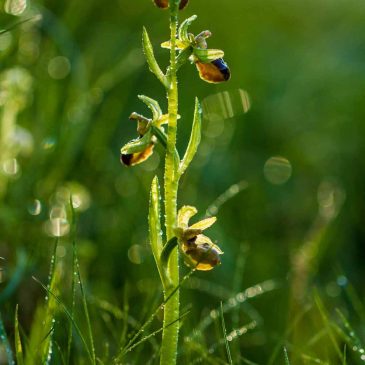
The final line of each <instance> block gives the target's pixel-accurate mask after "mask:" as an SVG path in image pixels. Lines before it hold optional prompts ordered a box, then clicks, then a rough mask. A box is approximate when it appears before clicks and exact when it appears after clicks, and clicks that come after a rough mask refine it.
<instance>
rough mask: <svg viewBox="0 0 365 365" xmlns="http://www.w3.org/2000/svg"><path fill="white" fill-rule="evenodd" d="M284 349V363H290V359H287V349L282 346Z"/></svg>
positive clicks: (287, 364) (286, 364) (288, 364)
mask: <svg viewBox="0 0 365 365" xmlns="http://www.w3.org/2000/svg"><path fill="white" fill-rule="evenodd" d="M283 351H284V360H285V365H290V361H289V356H288V351H287V349H286V347H285V346H284V348H283Z"/></svg>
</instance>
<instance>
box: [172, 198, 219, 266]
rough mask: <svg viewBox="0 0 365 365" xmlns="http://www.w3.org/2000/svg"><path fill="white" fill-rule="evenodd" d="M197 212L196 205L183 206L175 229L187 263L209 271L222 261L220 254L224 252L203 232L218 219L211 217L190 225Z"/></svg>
mask: <svg viewBox="0 0 365 365" xmlns="http://www.w3.org/2000/svg"><path fill="white" fill-rule="evenodd" d="M196 213H197V210H196V208H195V207H192V206H188V205H186V206H183V207H182V208H181V209H180V210H179V213H178V219H177V221H178V227H177V228H176V229H175V234H176V236H177V238H178V243H179V246H180V249H181V251H182V252H183V254H184V260H185V263H186V264H187V265H188V266H190V267H193V268H195V269H197V270H202V271H208V270H212V269H213V268H214V267H215V266H217V265H219V264H220V263H221V259H220V255H222V254H223V252H222V250H221V249H220V248H219V247H218V246H217V245H215V244H214V243H213V242H212V240H211V239H210V238H209V237H207V236H205V235H203V234H202V233H203V231H204V230H206V229H207V228H209V227H210V226H211V225H213V224H214V223H215V221H216V220H217V219H216V217H210V218H206V219H203V220H201V221H199V222H197V223H195V224H193V225H191V226H189V220H190V218H191V217H192V216H194V215H195V214H196Z"/></svg>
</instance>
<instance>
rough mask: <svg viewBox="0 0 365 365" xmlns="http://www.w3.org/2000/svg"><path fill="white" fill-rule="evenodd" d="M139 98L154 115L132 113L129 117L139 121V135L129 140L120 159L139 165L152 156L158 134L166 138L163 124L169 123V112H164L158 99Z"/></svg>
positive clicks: (122, 150)
mask: <svg viewBox="0 0 365 365" xmlns="http://www.w3.org/2000/svg"><path fill="white" fill-rule="evenodd" d="M139 98H140V99H141V100H142V101H143V102H144V103H145V104H146V105H147V106H148V107H149V108H150V109H151V111H152V115H153V117H152V119H149V118H146V117H144V116H143V115H140V114H138V113H132V114H131V115H130V117H129V119H131V120H133V121H136V122H137V132H138V134H139V137H138V138H136V139H133V140H132V141H130V142H128V143H127V144H126V145H124V146H123V147H122V149H121V151H120V161H121V162H122V163H123V164H124V165H126V166H134V165H138V164H140V163H142V162H143V161H146V160H147V159H148V158H149V157H150V156H152V153H153V149H154V146H155V144H156V143H157V140H158V139H157V138H156V134H158V136H159V137H160V139H164V138H165V136H164V130H163V128H162V125H163V124H166V123H167V120H168V116H167V114H162V111H161V108H160V106H159V105H158V103H157V101H155V100H153V99H151V98H148V97H147V96H144V95H140V96H139Z"/></svg>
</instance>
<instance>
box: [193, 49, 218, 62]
mask: <svg viewBox="0 0 365 365" xmlns="http://www.w3.org/2000/svg"><path fill="white" fill-rule="evenodd" d="M194 56H195V57H196V58H197V59H199V61H200V62H202V63H210V62H212V61H214V60H217V59H218V58H223V56H224V52H223V51H222V50H221V49H203V48H194Z"/></svg>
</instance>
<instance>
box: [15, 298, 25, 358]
mask: <svg viewBox="0 0 365 365" xmlns="http://www.w3.org/2000/svg"><path fill="white" fill-rule="evenodd" d="M14 339H15V356H16V363H17V365H23V364H24V359H23V348H22V341H21V339H20V334H19V321H18V305H17V306H16V308H15V321H14Z"/></svg>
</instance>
